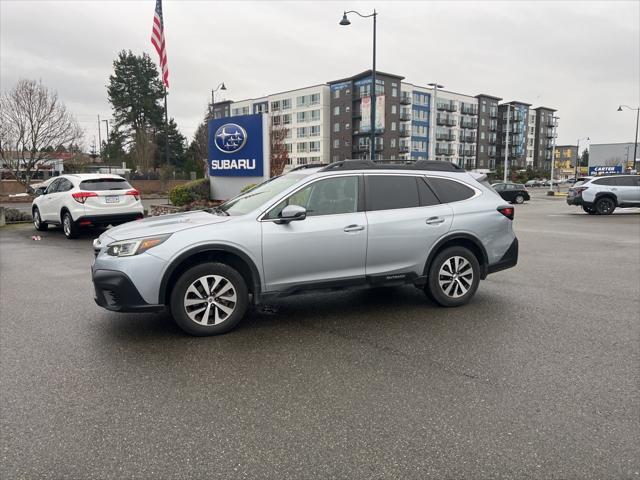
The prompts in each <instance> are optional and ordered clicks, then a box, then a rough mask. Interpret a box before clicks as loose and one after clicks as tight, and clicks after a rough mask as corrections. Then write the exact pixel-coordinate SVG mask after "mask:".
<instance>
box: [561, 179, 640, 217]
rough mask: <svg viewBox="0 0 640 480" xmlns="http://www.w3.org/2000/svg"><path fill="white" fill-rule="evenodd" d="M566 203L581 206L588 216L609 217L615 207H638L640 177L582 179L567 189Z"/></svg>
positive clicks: (639, 204) (639, 205)
mask: <svg viewBox="0 0 640 480" xmlns="http://www.w3.org/2000/svg"><path fill="white" fill-rule="evenodd" d="M567 203H568V204H569V205H580V206H582V209H583V210H584V211H585V212H587V213H588V214H589V215H610V214H612V213H613V211H614V210H615V209H616V208H617V207H620V208H625V207H640V175H609V176H602V177H595V178H587V179H583V181H578V182H576V184H575V185H574V186H573V187H572V188H570V189H569V193H568V195H567Z"/></svg>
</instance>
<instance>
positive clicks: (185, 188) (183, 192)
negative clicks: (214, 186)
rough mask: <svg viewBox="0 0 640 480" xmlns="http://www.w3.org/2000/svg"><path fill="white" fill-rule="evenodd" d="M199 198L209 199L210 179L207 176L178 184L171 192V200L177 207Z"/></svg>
mask: <svg viewBox="0 0 640 480" xmlns="http://www.w3.org/2000/svg"><path fill="white" fill-rule="evenodd" d="M198 200H209V180H208V179H206V178H201V179H200V180H195V181H193V182H189V183H185V184H184V185H178V186H176V187H174V188H172V189H171V191H170V192H169V201H171V203H172V204H173V205H175V206H176V207H181V206H183V205H186V204H188V203H191V202H195V201H198Z"/></svg>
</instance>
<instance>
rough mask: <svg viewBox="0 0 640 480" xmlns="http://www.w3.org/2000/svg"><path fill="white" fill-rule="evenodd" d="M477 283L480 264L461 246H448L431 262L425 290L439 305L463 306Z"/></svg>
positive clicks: (473, 293)
mask: <svg viewBox="0 0 640 480" xmlns="http://www.w3.org/2000/svg"><path fill="white" fill-rule="evenodd" d="M479 284H480V264H479V262H478V259H477V258H476V256H475V255H474V254H473V253H472V252H471V251H469V250H467V249H466V248H464V247H450V248H447V249H445V250H443V251H442V252H440V253H439V254H438V255H436V257H435V258H434V259H433V262H431V265H430V266H429V273H428V278H427V285H426V290H425V292H426V293H427V294H428V295H429V296H430V297H431V298H432V299H433V300H435V301H436V302H437V303H438V304H440V305H442V306H443V307H458V306H460V305H464V304H465V303H467V302H468V301H469V300H471V298H472V297H473V296H474V295H475V293H476V290H477V289H478V285H479Z"/></svg>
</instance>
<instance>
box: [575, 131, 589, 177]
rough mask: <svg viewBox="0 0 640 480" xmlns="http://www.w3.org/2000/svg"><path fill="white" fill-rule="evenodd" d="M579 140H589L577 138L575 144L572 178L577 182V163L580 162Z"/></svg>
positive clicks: (587, 138)
mask: <svg viewBox="0 0 640 480" xmlns="http://www.w3.org/2000/svg"><path fill="white" fill-rule="evenodd" d="M580 140H590V138H589V137H583V138H579V139H578V141H577V142H576V164H575V171H574V173H573V178H574V179H575V180H576V181H578V162H580Z"/></svg>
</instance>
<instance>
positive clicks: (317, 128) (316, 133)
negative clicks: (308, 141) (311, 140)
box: [309, 125, 320, 137]
mask: <svg viewBox="0 0 640 480" xmlns="http://www.w3.org/2000/svg"><path fill="white" fill-rule="evenodd" d="M319 135H320V125H313V126H312V127H310V133H309V136H310V137H317V136H319Z"/></svg>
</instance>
